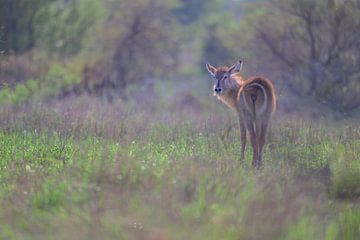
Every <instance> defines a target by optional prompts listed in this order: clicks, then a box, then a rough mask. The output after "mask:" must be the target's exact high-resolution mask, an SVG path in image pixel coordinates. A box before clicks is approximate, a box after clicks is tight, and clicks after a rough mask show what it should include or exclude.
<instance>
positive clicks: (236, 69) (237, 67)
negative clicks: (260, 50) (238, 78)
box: [228, 60, 243, 75]
mask: <svg viewBox="0 0 360 240" xmlns="http://www.w3.org/2000/svg"><path fill="white" fill-rule="evenodd" d="M242 64H243V62H242V61H241V60H239V61H238V62H237V63H235V64H234V65H233V66H232V67H230V68H229V71H228V72H229V74H230V75H232V74H235V73H238V72H240V71H241V68H242Z"/></svg>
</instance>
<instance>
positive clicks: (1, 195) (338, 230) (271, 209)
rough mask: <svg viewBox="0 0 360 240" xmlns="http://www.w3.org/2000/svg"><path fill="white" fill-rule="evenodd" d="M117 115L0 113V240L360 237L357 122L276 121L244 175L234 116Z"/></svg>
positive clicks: (72, 110)
mask: <svg viewBox="0 0 360 240" xmlns="http://www.w3.org/2000/svg"><path fill="white" fill-rule="evenodd" d="M84 102H86V103H84ZM122 109H123V108H118V107H116V105H114V106H103V105H101V103H92V102H88V101H83V102H81V101H80V102H75V103H71V104H68V105H66V104H65V107H64V106H63V105H61V106H60V105H59V106H52V107H51V109H50V108H47V107H41V106H34V105H29V106H26V107H18V108H16V107H6V106H3V107H2V108H1V113H2V114H1V116H0V124H1V130H0V209H1V210H0V239H159V240H160V239H164V240H165V239H299V240H300V239H326V240H332V239H358V237H359V236H360V205H359V196H360V126H359V125H358V124H354V123H348V122H346V123H345V122H341V123H338V124H334V123H330V122H327V121H326V120H318V121H317V122H315V123H314V122H306V121H305V120H300V118H291V117H286V118H284V117H283V118H280V117H279V116H275V118H274V119H273V120H272V124H271V129H270V132H269V134H268V136H267V145H266V148H265V154H264V167H263V169H261V170H254V169H252V167H251V149H250V146H249V145H248V147H247V152H246V161H245V163H243V164H240V163H239V161H238V157H239V152H240V149H239V148H240V142H239V133H238V129H237V120H236V119H235V118H234V117H233V116H232V115H228V114H227V113H224V112H220V114H218V113H217V112H213V113H203V114H196V113H194V112H191V111H176V112H175V111H174V112H170V113H161V112H159V111H158V110H156V109H155V110H154V109H153V110H134V111H131V112H130V111H123V110H122ZM153 111H155V113H154V112H153Z"/></svg>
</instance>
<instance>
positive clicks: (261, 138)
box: [206, 61, 276, 167]
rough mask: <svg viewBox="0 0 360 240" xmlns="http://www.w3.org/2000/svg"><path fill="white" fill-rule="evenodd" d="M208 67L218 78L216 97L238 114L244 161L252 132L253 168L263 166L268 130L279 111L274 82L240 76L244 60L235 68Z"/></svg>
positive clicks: (207, 65)
mask: <svg viewBox="0 0 360 240" xmlns="http://www.w3.org/2000/svg"><path fill="white" fill-rule="evenodd" d="M206 68H207V70H208V71H209V73H210V75H211V76H212V77H213V78H214V95H215V96H217V98H218V99H219V100H220V101H222V102H223V103H225V104H226V105H227V106H228V107H230V108H231V109H233V110H235V111H236V113H237V114H238V117H239V120H240V135H241V155H240V159H241V160H243V159H244V153H245V146H246V133H247V131H248V132H249V134H250V141H251V145H252V148H253V161H252V165H253V166H254V167H260V166H261V164H262V150H263V147H264V144H265V136H266V131H267V128H268V124H269V120H270V117H271V115H272V113H273V112H274V111H275V108H276V95H275V89H274V86H273V84H272V83H271V81H270V80H267V79H265V78H263V77H258V76H255V77H251V78H248V79H244V78H242V77H241V76H240V75H239V72H240V70H241V68H242V61H239V62H237V63H236V64H235V65H233V66H232V67H219V68H215V67H213V66H211V65H210V64H206Z"/></svg>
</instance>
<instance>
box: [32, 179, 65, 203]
mask: <svg viewBox="0 0 360 240" xmlns="http://www.w3.org/2000/svg"><path fill="white" fill-rule="evenodd" d="M66 191H67V185H66V183H58V184H56V183H54V182H53V180H48V181H47V182H44V183H43V184H42V189H41V191H40V192H39V193H37V194H36V195H35V196H34V197H33V199H32V203H33V204H34V206H35V207H37V208H39V209H42V210H50V209H52V208H54V209H56V208H58V207H61V206H62V205H63V203H64V197H65V195H66Z"/></svg>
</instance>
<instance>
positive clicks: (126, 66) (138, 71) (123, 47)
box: [95, 0, 178, 97]
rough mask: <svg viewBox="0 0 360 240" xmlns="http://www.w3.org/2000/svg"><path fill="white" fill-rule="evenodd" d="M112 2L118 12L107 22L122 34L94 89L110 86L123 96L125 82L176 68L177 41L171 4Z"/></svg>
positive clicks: (139, 79) (162, 2)
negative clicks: (106, 68) (101, 79)
mask: <svg viewBox="0 0 360 240" xmlns="http://www.w3.org/2000/svg"><path fill="white" fill-rule="evenodd" d="M111 4H112V5H111V6H112V8H113V9H119V15H115V16H112V17H111V18H110V21H113V22H115V23H117V24H116V25H117V26H118V28H119V29H121V34H120V36H119V37H118V39H117V41H116V47H115V51H114V53H113V56H112V60H111V63H109V65H110V68H109V70H108V73H107V74H106V77H105V78H104V79H103V81H102V82H101V83H100V84H97V85H96V86H95V88H97V89H99V88H100V89H104V88H107V89H113V90H115V92H116V93H117V95H120V96H123V97H124V96H125V90H126V89H127V87H128V85H130V84H132V83H139V82H142V81H145V80H146V79H151V78H154V77H156V76H159V75H161V74H163V73H165V72H170V71H174V70H175V69H176V67H175V66H176V65H175V63H176V55H177V46H178V44H177V37H176V34H175V33H176V30H175V29H176V27H175V22H174V20H173V15H172V14H171V11H172V9H173V5H172V4H171V2H170V3H169V2H164V1H160V0H145V1H143V0H136V1H125V2H111ZM108 24H109V25H111V24H113V23H111V22H109V23H108Z"/></svg>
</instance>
